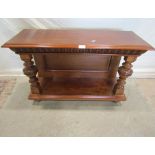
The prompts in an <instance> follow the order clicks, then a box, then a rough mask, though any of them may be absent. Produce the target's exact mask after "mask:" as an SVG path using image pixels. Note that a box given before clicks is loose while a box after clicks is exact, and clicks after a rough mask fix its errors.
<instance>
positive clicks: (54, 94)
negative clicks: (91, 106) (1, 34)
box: [3, 30, 153, 102]
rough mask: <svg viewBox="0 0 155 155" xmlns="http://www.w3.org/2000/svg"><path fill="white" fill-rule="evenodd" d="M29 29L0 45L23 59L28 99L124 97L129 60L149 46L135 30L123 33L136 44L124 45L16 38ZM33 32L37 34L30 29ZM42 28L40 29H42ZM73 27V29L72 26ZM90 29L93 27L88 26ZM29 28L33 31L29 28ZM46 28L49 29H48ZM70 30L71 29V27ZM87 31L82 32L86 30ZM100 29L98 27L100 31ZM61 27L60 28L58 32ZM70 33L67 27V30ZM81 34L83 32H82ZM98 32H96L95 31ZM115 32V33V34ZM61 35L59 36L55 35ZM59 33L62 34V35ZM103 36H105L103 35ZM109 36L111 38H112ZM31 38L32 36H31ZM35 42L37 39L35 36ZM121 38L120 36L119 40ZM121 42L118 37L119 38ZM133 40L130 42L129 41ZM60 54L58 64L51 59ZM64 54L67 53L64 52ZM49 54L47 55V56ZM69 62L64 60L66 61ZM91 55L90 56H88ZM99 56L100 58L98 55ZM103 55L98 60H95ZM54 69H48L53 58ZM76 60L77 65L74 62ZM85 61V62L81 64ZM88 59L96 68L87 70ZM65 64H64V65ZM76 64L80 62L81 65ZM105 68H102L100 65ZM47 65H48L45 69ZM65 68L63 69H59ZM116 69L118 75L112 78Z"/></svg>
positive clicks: (130, 69)
mask: <svg viewBox="0 0 155 155" xmlns="http://www.w3.org/2000/svg"><path fill="white" fill-rule="evenodd" d="M31 31H32V30H25V31H23V33H22V32H21V34H19V35H18V36H17V38H15V39H13V40H11V41H9V42H7V43H6V44H4V45H3V47H8V48H10V49H11V50H12V51H14V52H15V53H16V54H19V55H20V58H21V60H23V61H24V69H23V72H24V74H25V75H27V76H28V77H29V82H30V88H31V93H30V95H29V99H32V100H38V101H40V100H106V101H116V102H117V101H124V100H126V96H125V94H124V87H125V83H126V79H127V78H128V77H129V76H131V75H132V73H133V71H132V63H133V62H134V61H135V60H136V59H137V57H138V56H140V55H141V54H143V53H145V52H146V51H147V50H149V49H153V47H152V46H150V45H149V44H147V43H146V42H145V41H143V40H141V38H138V37H137V36H136V35H135V34H134V35H133V34H132V33H127V34H126V36H128V35H129V36H130V35H131V38H132V36H133V39H135V38H136V39H135V41H137V44H138V43H139V44H138V45H134V46H133V45H132V39H129V38H128V37H127V39H126V42H127V41H128V39H129V44H127V45H121V44H120V45H117V46H116V45H115V41H116V42H117V40H114V41H113V44H114V45H113V44H111V45H104V44H102V45H94V44H93V45H92V44H91V45H90V44H89V45H87V48H85V49H80V48H77V46H76V45H74V44H69V45H61V44H60V43H59V42H58V43H59V44H56V45H45V44H44V43H42V44H35V43H33V44H26V43H23V42H20V39H22V38H23V37H26V34H28V33H29V32H30V34H31ZM34 31H35V33H36V34H39V31H38V32H37V31H36V30H34ZM43 31H44V30H41V32H43ZM75 31H76V30H75ZM92 31H93V30H92ZM32 32H33V31H32ZM49 32H53V31H52V30H51V31H49ZM72 32H73V31H72ZM77 32H78V33H81V34H83V32H84V31H82V32H81V30H79V31H78V30H77ZM90 32H91V31H88V32H87V33H86V34H89V33H90ZM101 32H102V31H101ZM63 33H64V31H62V34H63ZM68 33H70V31H68ZM86 34H85V35H86ZM97 34H98V32H97ZM103 34H105V36H106V37H108V34H109V36H111V35H112V34H113V32H109V31H107V32H104V33H103ZM122 34H123V35H124V32H122V31H120V32H119V31H118V32H117V33H115V35H116V36H117V35H118V36H119V35H120V36H121V35H122ZM116 36H115V37H116ZM59 37H61V36H59ZM62 37H64V36H63V35H62ZM72 39H74V38H72ZM103 39H105V40H106V38H103ZM112 39H113V38H112ZM33 42H35V40H33ZM36 42H37V40H36ZM122 42H123V40H122ZM120 43H121V40H120ZM133 44H134V42H133ZM60 55H61V58H62V57H64V61H65V62H66V64H65V63H62V64H61V61H60V66H59V64H57V62H56V61H55V60H54V57H55V59H57V60H58V58H59V57H58V56H60ZM66 55H67V56H66ZM48 57H49V59H48ZM67 57H70V60H76V62H74V61H72V64H71V63H70V64H68V61H70V60H69V59H68V58H67ZM92 57H94V59H92ZM100 57H102V58H100ZM121 57H124V62H123V64H122V65H121V66H120V67H119V63H120V59H121ZM99 58H100V60H102V59H103V62H102V61H99ZM52 59H53V61H54V62H55V63H56V65H55V64H54V66H55V67H56V69H55V68H54V69H52V67H53V64H52V63H53V62H50V60H52ZM78 61H79V65H77V62H78ZM84 61H86V64H84ZM90 61H92V62H93V63H94V64H96V66H95V65H94V67H95V68H96V69H94V70H91V67H90V66H91V65H92V64H91V62H90ZM67 64H68V65H67ZM80 64H83V66H82V67H83V68H84V69H81V66H80ZM58 66H59V69H57V68H58ZM102 66H103V67H104V68H105V69H104V70H102V69H101V67H102ZM47 67H49V69H47ZM67 67H68V68H69V69H66V68H67ZM61 68H65V69H61ZM117 71H118V73H119V78H118V79H117V78H116V74H117Z"/></svg>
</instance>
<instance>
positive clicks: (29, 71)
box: [20, 53, 41, 94]
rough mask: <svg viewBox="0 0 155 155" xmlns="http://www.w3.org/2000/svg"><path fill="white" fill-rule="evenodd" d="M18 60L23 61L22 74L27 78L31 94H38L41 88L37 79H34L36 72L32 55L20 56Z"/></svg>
mask: <svg viewBox="0 0 155 155" xmlns="http://www.w3.org/2000/svg"><path fill="white" fill-rule="evenodd" d="M20 58H21V59H22V60H23V61H24V69H23V72H24V74H25V75H27V76H28V77H29V82H30V87H31V92H32V93H33V94H40V92H41V88H40V84H39V82H38V78H37V77H36V74H37V72H38V70H37V67H36V66H35V65H34V62H33V61H32V54H25V53H24V54H20Z"/></svg>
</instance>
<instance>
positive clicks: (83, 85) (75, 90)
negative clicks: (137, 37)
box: [29, 78, 126, 101]
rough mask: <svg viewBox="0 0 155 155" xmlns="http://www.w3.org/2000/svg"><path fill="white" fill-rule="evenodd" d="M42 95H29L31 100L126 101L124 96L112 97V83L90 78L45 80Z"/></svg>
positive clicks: (42, 85)
mask: <svg viewBox="0 0 155 155" xmlns="http://www.w3.org/2000/svg"><path fill="white" fill-rule="evenodd" d="M41 83H42V84H41V87H42V93H41V94H30V96H29V99H32V100H105V101H122V100H126V98H125V95H117V96H116V95H113V93H112V90H113V87H114V82H108V80H104V79H95V78H94V79H92V78H52V79H51V78H46V79H43V80H42V82H41Z"/></svg>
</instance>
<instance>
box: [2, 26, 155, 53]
mask: <svg viewBox="0 0 155 155" xmlns="http://www.w3.org/2000/svg"><path fill="white" fill-rule="evenodd" d="M79 45H86V48H90V49H127V50H129V49H130V50H131V49H132V50H149V49H151V48H153V47H152V46H150V45H149V44H148V43H147V42H145V41H144V40H143V39H141V38H140V37H139V36H137V35H136V34H135V33H134V32H132V31H114V30H113V31H112V30H74V29H73V30H37V29H36V30H35V29H25V30H23V31H21V32H20V33H19V34H17V35H16V36H15V37H14V38H13V39H11V40H9V41H8V42H6V43H5V44H4V45H3V47H8V48H14V47H15V48H19V47H22V48H23V47H26V48H30V47H32V48H36V47H42V48H45V47H46V48H78V47H79Z"/></svg>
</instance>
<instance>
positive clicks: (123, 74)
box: [113, 56, 137, 95]
mask: <svg viewBox="0 0 155 155" xmlns="http://www.w3.org/2000/svg"><path fill="white" fill-rule="evenodd" d="M136 58H137V57H136V56H125V57H124V60H125V62H124V63H123V64H122V66H120V67H119V69H118V73H119V79H118V80H117V83H116V85H115V86H114V89H113V93H114V94H115V95H123V94H124V86H125V84H126V79H127V78H128V77H129V76H131V75H132V73H133V71H132V64H131V63H132V62H134V61H135V60H136Z"/></svg>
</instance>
